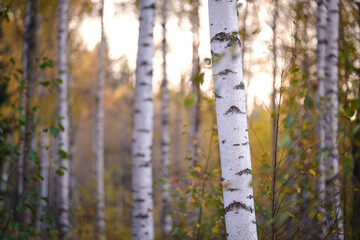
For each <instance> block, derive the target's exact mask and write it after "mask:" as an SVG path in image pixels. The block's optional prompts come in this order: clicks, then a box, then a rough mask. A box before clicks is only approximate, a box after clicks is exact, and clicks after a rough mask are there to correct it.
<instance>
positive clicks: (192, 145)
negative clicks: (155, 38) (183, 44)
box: [189, 0, 201, 166]
mask: <svg viewBox="0 0 360 240" xmlns="http://www.w3.org/2000/svg"><path fill="white" fill-rule="evenodd" d="M199 4H200V3H199V0H193V1H192V15H191V17H190V19H191V22H192V34H193V46H192V52H193V55H192V72H191V78H192V79H191V86H192V94H193V97H194V98H195V101H194V106H192V108H191V109H190V128H189V136H190V141H189V150H190V154H191V155H190V157H191V158H192V161H191V163H192V164H193V166H195V165H197V161H198V160H197V150H198V146H199V136H198V135H199V125H200V106H199V104H200V97H201V96H200V79H199V73H200V63H199V27H200V19H199Z"/></svg>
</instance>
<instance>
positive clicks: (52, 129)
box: [49, 126, 60, 138]
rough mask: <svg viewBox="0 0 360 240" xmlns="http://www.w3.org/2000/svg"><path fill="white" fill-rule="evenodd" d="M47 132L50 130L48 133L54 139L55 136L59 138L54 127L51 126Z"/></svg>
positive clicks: (57, 131)
mask: <svg viewBox="0 0 360 240" xmlns="http://www.w3.org/2000/svg"><path fill="white" fill-rule="evenodd" d="M49 130H50V133H51V134H52V135H53V136H54V137H55V138H56V137H57V136H59V132H60V131H59V129H58V128H56V127H54V126H51V127H50V128H49Z"/></svg>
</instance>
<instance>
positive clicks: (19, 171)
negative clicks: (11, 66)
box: [17, 1, 31, 201]
mask: <svg viewBox="0 0 360 240" xmlns="http://www.w3.org/2000/svg"><path fill="white" fill-rule="evenodd" d="M30 10H31V1H27V3H26V10H25V34H24V35H25V36H24V43H23V55H22V62H21V68H22V71H23V74H22V80H23V81H24V84H25V79H26V77H27V65H28V58H27V52H28V43H27V39H28V35H29V25H30ZM20 106H21V108H22V112H23V114H24V113H25V111H24V110H25V89H24V88H23V87H21V89H20ZM19 151H20V156H19V160H18V167H17V174H18V197H19V199H20V201H21V194H22V193H23V191H24V162H25V159H24V158H25V125H23V124H21V125H20V143H19Z"/></svg>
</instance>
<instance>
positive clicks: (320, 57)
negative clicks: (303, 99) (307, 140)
mask: <svg viewBox="0 0 360 240" xmlns="http://www.w3.org/2000/svg"><path fill="white" fill-rule="evenodd" d="M316 15H317V18H316V19H317V21H316V30H317V47H316V79H317V89H316V97H315V105H316V106H315V108H316V111H317V115H316V126H315V128H316V129H315V131H316V136H317V138H316V142H315V143H316V162H317V164H318V172H319V174H320V177H319V178H317V180H316V192H317V193H318V194H319V197H318V198H319V207H318V209H317V211H318V213H320V214H324V213H325V212H324V209H323V207H322V206H321V204H322V203H323V202H324V200H325V178H326V172H325V163H324V154H323V150H324V148H325V122H324V117H323V112H324V110H325V108H324V107H325V102H324V96H325V90H324V81H325V60H326V59H325V51H326V45H327V40H326V39H327V36H326V5H325V1H324V0H318V1H317V12H316ZM320 226H323V224H321V225H320ZM324 230H325V229H319V230H318V231H317V237H318V238H321V237H323V236H324Z"/></svg>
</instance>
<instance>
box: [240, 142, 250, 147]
mask: <svg viewBox="0 0 360 240" xmlns="http://www.w3.org/2000/svg"><path fill="white" fill-rule="evenodd" d="M241 145H243V146H246V145H249V142H246V143H242V144H241Z"/></svg>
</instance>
